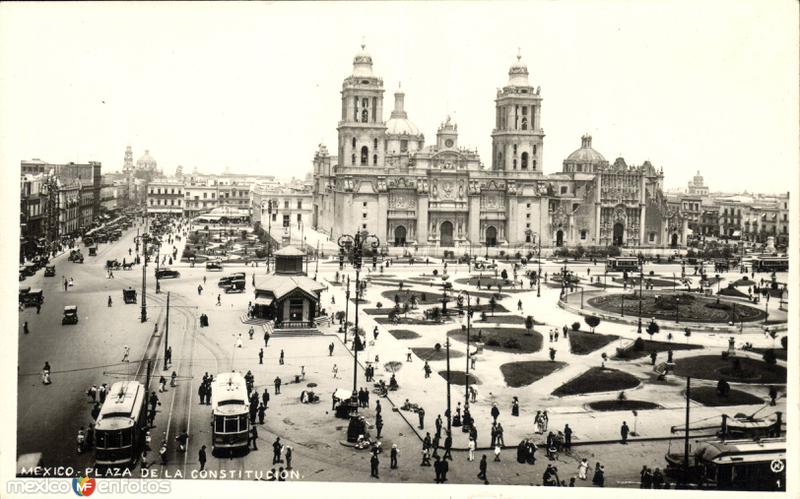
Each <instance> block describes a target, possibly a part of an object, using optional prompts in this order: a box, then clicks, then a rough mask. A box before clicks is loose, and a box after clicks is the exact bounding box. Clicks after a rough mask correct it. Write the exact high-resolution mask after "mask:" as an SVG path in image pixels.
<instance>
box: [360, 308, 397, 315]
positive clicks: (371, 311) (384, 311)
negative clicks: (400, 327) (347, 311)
mask: <svg viewBox="0 0 800 499" xmlns="http://www.w3.org/2000/svg"><path fill="white" fill-rule="evenodd" d="M393 309H394V307H393V308H386V307H384V308H361V309H359V312H364V313H365V314H367V315H389V312H391V311H392V310H393Z"/></svg>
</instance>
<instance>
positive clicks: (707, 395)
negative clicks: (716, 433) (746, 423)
mask: <svg viewBox="0 0 800 499" xmlns="http://www.w3.org/2000/svg"><path fill="white" fill-rule="evenodd" d="M684 393H685V392H684ZM689 398H690V399H692V400H694V401H695V402H699V403H701V404H703V405H705V406H707V407H722V406H726V405H756V404H759V405H760V404H764V403H765V399H762V398H760V397H756V396H755V395H752V394H750V393H747V392H743V391H741V390H731V391H730V392H728V395H726V396H725V397H723V396H721V395H720V394H719V392H717V389H716V388H715V387H713V386H700V387H697V388H692V389H691V390H690V391H689Z"/></svg>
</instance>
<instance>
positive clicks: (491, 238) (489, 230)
mask: <svg viewBox="0 0 800 499" xmlns="http://www.w3.org/2000/svg"><path fill="white" fill-rule="evenodd" d="M486 246H497V229H495V228H494V226H493V225H490V226H489V227H486Z"/></svg>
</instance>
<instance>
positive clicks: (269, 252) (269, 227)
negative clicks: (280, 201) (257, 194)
mask: <svg viewBox="0 0 800 499" xmlns="http://www.w3.org/2000/svg"><path fill="white" fill-rule="evenodd" d="M271 256H272V200H271V199H269V200H267V273H269V260H270V257H271Z"/></svg>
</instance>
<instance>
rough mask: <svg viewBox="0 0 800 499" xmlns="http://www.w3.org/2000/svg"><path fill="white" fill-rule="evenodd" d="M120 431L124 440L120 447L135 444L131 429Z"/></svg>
mask: <svg viewBox="0 0 800 499" xmlns="http://www.w3.org/2000/svg"><path fill="white" fill-rule="evenodd" d="M119 433H120V438H121V440H122V444H121V445H120V447H130V446H131V445H132V444H133V435H132V433H131V430H122V431H120V432H119Z"/></svg>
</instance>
